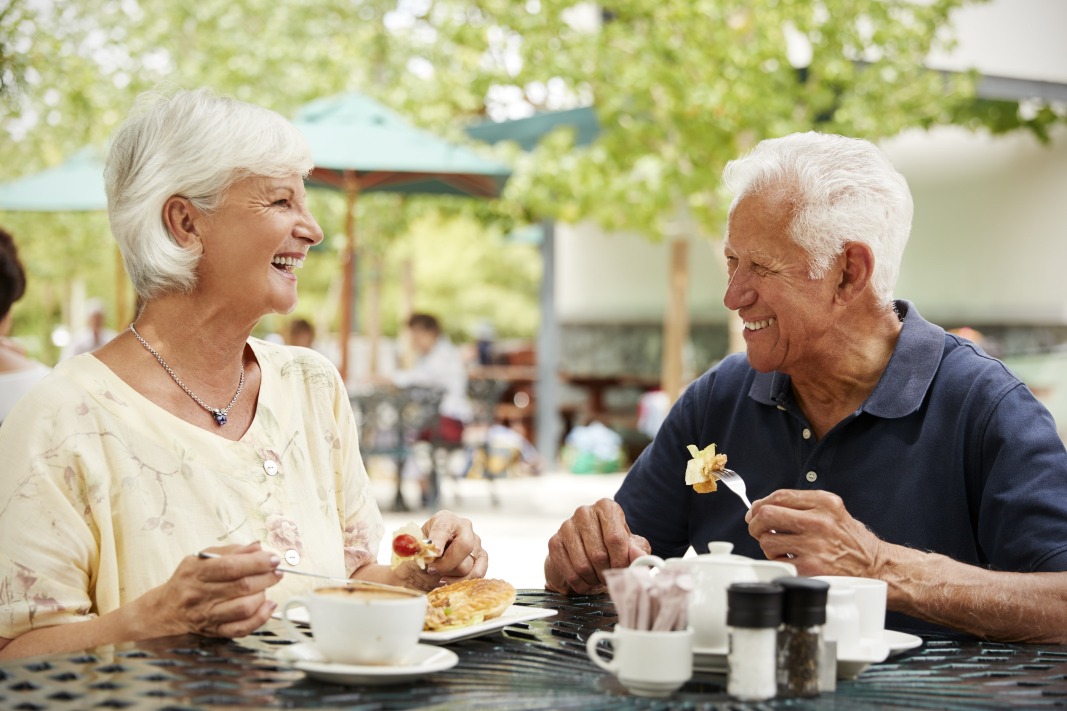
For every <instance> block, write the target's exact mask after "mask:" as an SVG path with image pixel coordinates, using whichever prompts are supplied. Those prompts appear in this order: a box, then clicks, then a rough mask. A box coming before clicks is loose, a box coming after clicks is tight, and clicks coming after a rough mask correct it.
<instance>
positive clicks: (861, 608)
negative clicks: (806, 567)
mask: <svg viewBox="0 0 1067 711" xmlns="http://www.w3.org/2000/svg"><path fill="white" fill-rule="evenodd" d="M816 579H817V580H825V581H826V582H828V583H830V589H831V590H833V589H834V588H838V587H846V588H849V589H851V590H853V591H854V593H855V596H856V609H857V611H858V613H859V630H860V636H861V637H862V638H863V639H866V640H872V641H877V642H880V641H882V639H883V637H884V636H885V606H886V594H887V591H888V589H889V586H888V585H887V584H886V582H885V581H884V580H878V579H877V578H860V577H855V576H850V575H818V576H816Z"/></svg>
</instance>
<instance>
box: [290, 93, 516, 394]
mask: <svg viewBox="0 0 1067 711" xmlns="http://www.w3.org/2000/svg"><path fill="white" fill-rule="evenodd" d="M293 123H294V124H296V127H297V128H298V129H300V131H301V133H303V134H304V137H305V138H306V139H307V141H308V143H309V144H310V146H311V157H312V160H313V162H314V163H315V169H314V170H313V171H312V172H311V175H310V177H309V178H308V183H309V184H311V185H319V186H324V187H328V188H334V189H336V190H341V191H343V192H344V194H345V199H346V202H347V210H346V215H347V217H346V224H345V232H346V236H347V238H348V239H347V241H346V245H345V250H344V254H343V256H342V259H341V261H342V267H343V269H344V272H343V279H342V283H341V328H340V332H341V333H340V337H341V344H340V345H341V349H340V350H341V364H340V367H341V373H342V375H343V376H347V373H348V336H349V333H350V332H351V322H352V313H353V307H352V300H353V295H354V293H355V290H354V286H353V280H354V265H355V243H356V234H355V219H354V217H353V215H354V214H355V204H356V200H357V199H358V196H359V194H360V193H365V192H393V193H406V194H423V195H459V196H470V197H496V196H498V195H500V192H501V191H502V190H503V189H504V183H505V182H506V181H507V179H508V177H509V176H510V175H511V169H510V168H509V167H508V166H506V165H504V164H502V163H498V162H496V161H493V160H489V159H487V158H483V157H481V156H480V155H478V153H477V152H476V151H474V150H472V149H470V148H468V147H466V146H463V145H461V144H457V143H451V142H449V141H446V140H445V139H443V138H440V137H438V136H435V135H433V134H432V133H429V132H428V131H424V130H422V129H420V128H417V127H415V126H413V125H412V124H411V123H410V122H409V121H407V120H406V119H405V118H404V117H402V116H401V115H400V114H398V113H396V112H395V111H392V110H390V109H388V108H386V107H385V106H382V105H381V104H379V103H378V102H376V101H374V100H373V99H371V98H369V97H367V96H364V95H362V94H358V93H349V94H341V95H339V96H333V97H327V98H322V99H317V100H315V101H312V102H311V103H309V104H305V105H304V106H303V107H301V109H300V110H299V111H298V112H297V115H296V118H295V119H294V121H293Z"/></svg>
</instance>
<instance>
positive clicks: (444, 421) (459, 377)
mask: <svg viewBox="0 0 1067 711" xmlns="http://www.w3.org/2000/svg"><path fill="white" fill-rule="evenodd" d="M408 332H409V335H410V337H411V347H412V349H413V350H414V351H415V364H414V365H413V366H412V367H411V368H408V369H406V370H397V371H396V372H394V373H393V374H392V376H391V380H392V383H393V384H394V385H396V386H397V387H398V388H406V387H411V386H414V385H418V386H422V387H427V388H438V389H440V390H443V391H444V397H442V398H441V407H440V409H439V413H440V417H439V418H438V422H437V427H436V431H435V432H434V435H435V437H436V438H438V439H440V440H442V441H444V442H448V443H457V444H458V443H460V442H462V441H463V425H464V424H465V423H467V422H469V421H470V419H471V414H472V413H471V403H470V400H469V399H468V398H467V366H466V364H465V363H464V361H463V355H462V354H461V353H460V351H459V349H458V348H456V346H455V345H453V343H452V341H451V340H450V339H449V338H448V336H446V335H445V334H443V333H441V323H440V321H438V320H437V317H435V316H431V315H430V314H418V313H417V314H413V315H412V316H411V318H409V319H408Z"/></svg>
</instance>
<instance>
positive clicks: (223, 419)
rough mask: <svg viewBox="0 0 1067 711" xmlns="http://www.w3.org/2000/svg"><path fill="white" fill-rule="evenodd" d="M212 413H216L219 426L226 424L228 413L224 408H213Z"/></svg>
mask: <svg viewBox="0 0 1067 711" xmlns="http://www.w3.org/2000/svg"><path fill="white" fill-rule="evenodd" d="M211 414H212V415H214V417H215V422H216V423H217V424H218V426H219V427H222V426H223V425H224V424H226V413H224V412H223V411H222V410H212V411H211Z"/></svg>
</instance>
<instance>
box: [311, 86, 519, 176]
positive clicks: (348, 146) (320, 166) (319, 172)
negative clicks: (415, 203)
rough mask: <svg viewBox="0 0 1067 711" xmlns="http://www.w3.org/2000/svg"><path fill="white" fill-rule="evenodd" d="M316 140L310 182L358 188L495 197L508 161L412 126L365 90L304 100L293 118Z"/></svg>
mask: <svg viewBox="0 0 1067 711" xmlns="http://www.w3.org/2000/svg"><path fill="white" fill-rule="evenodd" d="M294 123H295V124H296V126H297V128H299V129H300V131H301V132H302V133H303V134H304V136H305V138H307V140H308V143H309V144H310V145H311V154H312V158H313V160H314V162H315V170H314V171H313V172H312V174H311V178H310V181H309V182H311V183H312V184H318V185H324V186H328V187H333V188H337V189H339V190H344V189H346V176H347V177H348V179H353V178H354V179H355V180H356V181H357V185H356V186H355V189H356V190H357V191H358V192H374V191H388V192H396V193H409V194H433V195H468V196H474V197H495V196H497V195H499V194H500V191H501V190H502V189H503V187H504V183H505V182H506V181H507V179H508V177H509V176H510V175H511V169H510V168H509V167H508V166H506V165H504V164H502V163H498V162H496V161H493V160H490V159H487V158H483V157H482V156H480V155H478V153H477V152H475V151H474V150H471V149H470V148H468V147H466V146H463V145H460V144H456V143H451V142H449V141H446V140H445V139H443V138H439V137H438V136H435V135H433V134H432V133H429V132H428V131H424V130H422V129H420V128H417V127H415V126H413V125H412V124H411V123H410V122H408V121H407V120H406V119H405V118H403V117H402V116H401V115H400V114H398V113H396V112H394V111H392V110H390V109H388V108H386V107H385V106H382V105H381V104H379V103H378V102H376V101H374V100H373V99H370V98H368V97H366V96H363V95H362V94H356V93H350V94H343V95H340V96H335V97H329V98H324V99H317V100H315V101H313V102H311V103H309V104H305V105H304V106H303V107H302V108H301V109H300V111H299V112H298V113H297V116H296V119H295V120H294Z"/></svg>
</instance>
